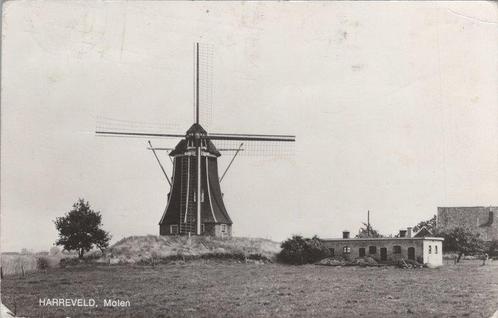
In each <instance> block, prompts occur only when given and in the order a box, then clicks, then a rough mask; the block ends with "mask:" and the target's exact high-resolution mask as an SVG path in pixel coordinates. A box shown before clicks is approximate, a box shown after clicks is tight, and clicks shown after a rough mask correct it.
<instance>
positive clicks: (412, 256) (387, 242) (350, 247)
mask: <svg viewBox="0 0 498 318" xmlns="http://www.w3.org/2000/svg"><path fill="white" fill-rule="evenodd" d="M399 236H400V237H382V238H373V237H368V238H350V237H349V232H348V231H344V232H343V237H342V238H336V239H322V242H323V244H324V245H325V246H326V247H327V248H328V249H329V250H330V252H331V253H332V255H333V256H350V257H352V258H357V257H364V256H370V257H372V258H374V259H375V260H377V261H378V262H381V263H391V262H397V261H399V260H400V259H405V260H407V259H409V260H416V261H418V262H419V263H422V264H425V265H427V266H429V267H437V266H441V265H443V240H444V239H443V238H440V237H419V236H417V235H416V234H415V235H412V232H411V228H408V230H407V231H405V230H402V231H400V235H399Z"/></svg>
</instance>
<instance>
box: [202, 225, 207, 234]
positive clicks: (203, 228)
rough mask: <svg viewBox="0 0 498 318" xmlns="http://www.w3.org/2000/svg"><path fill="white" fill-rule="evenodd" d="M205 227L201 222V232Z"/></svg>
mask: <svg viewBox="0 0 498 318" xmlns="http://www.w3.org/2000/svg"><path fill="white" fill-rule="evenodd" d="M205 229H206V227H205V226H204V223H201V233H204V230H205Z"/></svg>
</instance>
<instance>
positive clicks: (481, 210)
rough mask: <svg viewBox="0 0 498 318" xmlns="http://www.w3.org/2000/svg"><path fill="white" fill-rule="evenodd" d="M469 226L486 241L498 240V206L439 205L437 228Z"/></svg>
mask: <svg viewBox="0 0 498 318" xmlns="http://www.w3.org/2000/svg"><path fill="white" fill-rule="evenodd" d="M455 227H465V228H469V229H470V230H472V231H473V232H475V233H479V235H480V236H481V238H482V239H484V240H486V241H491V240H498V207H438V208H437V228H438V229H439V230H441V231H447V230H451V229H452V228H455Z"/></svg>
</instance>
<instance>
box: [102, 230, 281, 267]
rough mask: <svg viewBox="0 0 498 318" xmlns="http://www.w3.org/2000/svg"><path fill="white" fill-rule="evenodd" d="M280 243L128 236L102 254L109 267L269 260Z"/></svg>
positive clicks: (250, 239) (257, 240)
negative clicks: (204, 261) (221, 260)
mask: <svg viewBox="0 0 498 318" xmlns="http://www.w3.org/2000/svg"><path fill="white" fill-rule="evenodd" d="M279 251H280V243H277V242H273V241H270V240H266V239H260V238H244V237H234V238H229V239H220V238H214V237H206V236H192V237H191V238H188V237H186V236H155V235H147V236H131V237H127V238H124V239H122V240H120V241H119V242H117V243H116V244H114V245H113V246H111V247H110V248H109V249H108V250H107V251H106V256H107V257H106V258H107V259H108V261H109V262H110V263H137V264H148V263H161V262H168V261H175V260H183V261H185V260H194V259H209V258H215V259H237V260H246V259H253V260H263V261H266V260H271V261H273V260H274V259H275V257H276V254H277V253H278V252H279Z"/></svg>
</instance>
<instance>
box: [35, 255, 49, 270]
mask: <svg viewBox="0 0 498 318" xmlns="http://www.w3.org/2000/svg"><path fill="white" fill-rule="evenodd" d="M48 267H49V265H48V259H47V258H46V257H39V258H37V259H36V268H37V269H38V270H40V271H43V270H46V269H48Z"/></svg>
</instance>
